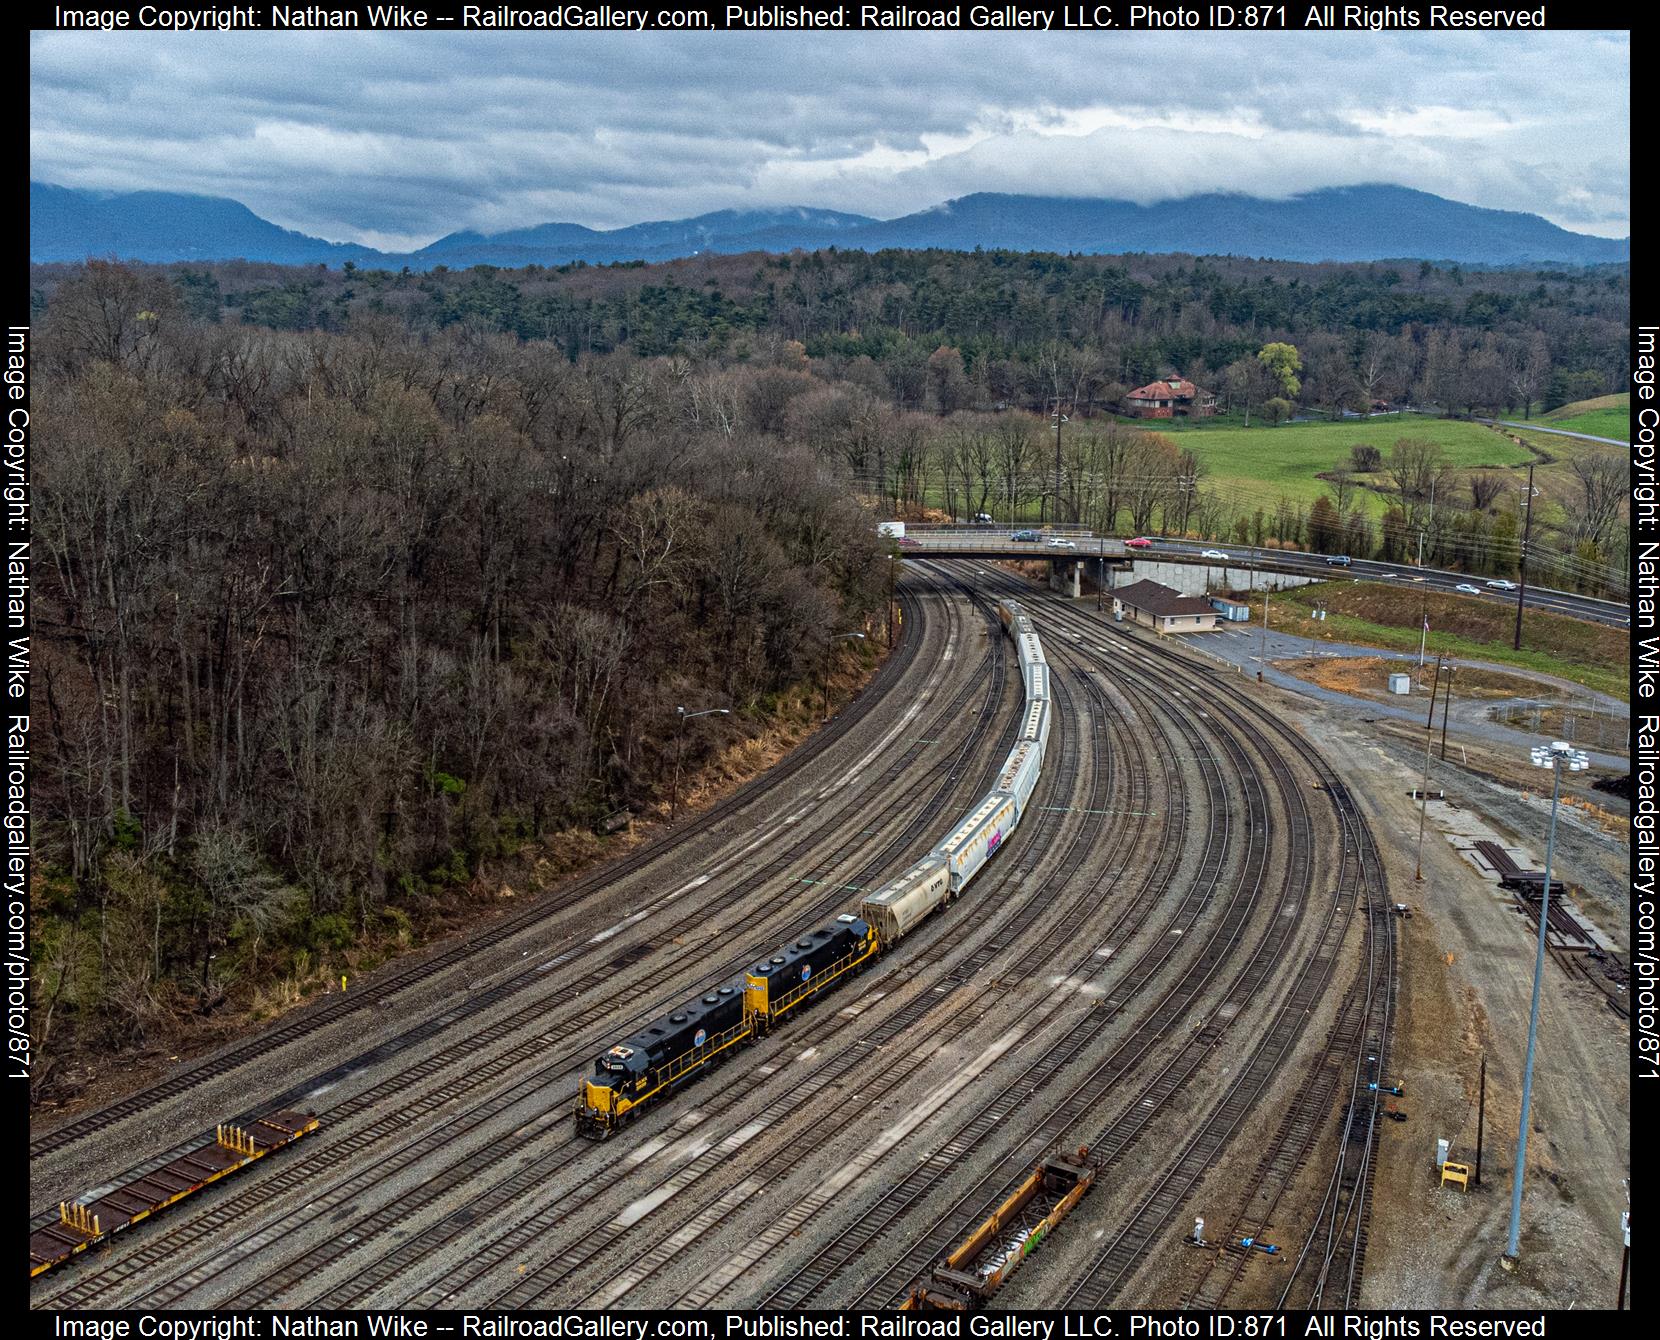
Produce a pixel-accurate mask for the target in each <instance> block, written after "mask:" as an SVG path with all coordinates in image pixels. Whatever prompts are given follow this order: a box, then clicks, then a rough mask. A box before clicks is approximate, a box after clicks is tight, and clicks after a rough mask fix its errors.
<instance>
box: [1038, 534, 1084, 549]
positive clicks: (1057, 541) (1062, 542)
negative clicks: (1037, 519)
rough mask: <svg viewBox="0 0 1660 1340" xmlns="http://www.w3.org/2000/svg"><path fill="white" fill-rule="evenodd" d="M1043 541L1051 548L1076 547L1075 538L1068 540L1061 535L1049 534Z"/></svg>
mask: <svg viewBox="0 0 1660 1340" xmlns="http://www.w3.org/2000/svg"><path fill="white" fill-rule="evenodd" d="M1044 543H1045V544H1046V545H1048V546H1049V547H1050V548H1051V549H1076V548H1077V547H1078V545H1077V542H1076V541H1075V540H1069V539H1067V538H1065V537H1064V536H1061V535H1051V536H1050V537H1049V538H1048V539H1047V540H1045V541H1044Z"/></svg>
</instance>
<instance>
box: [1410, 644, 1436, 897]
mask: <svg viewBox="0 0 1660 1340" xmlns="http://www.w3.org/2000/svg"><path fill="white" fill-rule="evenodd" d="M1441 660H1442V658H1441V657H1439V656H1437V657H1436V658H1435V682H1434V683H1433V684H1431V685H1430V687H1429V720H1428V721H1426V722H1424V784H1423V786H1422V787H1421V788H1420V789H1419V791H1418V869H1417V871H1416V872H1415V873H1414V874H1413V876H1412V878H1413V880H1414V881H1416V882H1417V883H1419V884H1422V883H1423V882H1424V820H1425V819H1426V818H1428V817H1429V753H1430V750H1431V749H1433V748H1434V747H1435V695H1436V693H1437V692H1438V691H1439V690H1440V688H1441Z"/></svg>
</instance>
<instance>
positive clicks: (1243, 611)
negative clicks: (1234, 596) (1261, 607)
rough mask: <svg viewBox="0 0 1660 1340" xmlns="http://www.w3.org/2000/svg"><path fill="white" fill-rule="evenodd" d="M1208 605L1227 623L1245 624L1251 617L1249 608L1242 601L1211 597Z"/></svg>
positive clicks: (1224, 597)
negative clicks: (1213, 607)
mask: <svg viewBox="0 0 1660 1340" xmlns="http://www.w3.org/2000/svg"><path fill="white" fill-rule="evenodd" d="M1210 603H1211V604H1212V605H1213V606H1215V608H1216V612H1217V613H1218V614H1220V615H1221V616H1222V617H1223V619H1225V620H1226V621H1227V622H1228V623H1245V622H1247V621H1248V620H1249V619H1250V617H1251V607H1250V606H1249V605H1247V604H1246V603H1245V602H1244V601H1243V600H1229V599H1228V598H1227V597H1226V596H1212V597H1211V598H1210Z"/></svg>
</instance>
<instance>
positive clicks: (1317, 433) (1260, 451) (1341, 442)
mask: <svg viewBox="0 0 1660 1340" xmlns="http://www.w3.org/2000/svg"><path fill="white" fill-rule="evenodd" d="M1147 426H1148V427H1150V428H1153V429H1155V430H1157V431H1160V432H1163V431H1166V428H1165V426H1164V425H1163V424H1160V423H1152V424H1148V425H1147ZM1173 436H1174V437H1175V438H1176V440H1177V442H1178V443H1179V444H1180V445H1181V446H1182V447H1183V448H1184V449H1186V450H1189V451H1191V452H1193V454H1194V455H1195V456H1197V457H1198V458H1199V459H1200V460H1201V461H1202V462H1203V463H1204V466H1205V478H1206V481H1207V484H1208V485H1210V486H1211V487H1217V488H1220V489H1221V490H1223V491H1224V492H1226V490H1227V488H1228V487H1229V485H1230V484H1232V485H1237V487H1238V488H1239V490H1240V493H1241V494H1242V496H1243V497H1244V498H1245V499H1247V500H1249V501H1251V502H1253V503H1256V504H1262V505H1266V506H1272V504H1273V502H1274V500H1275V499H1277V498H1278V497H1279V496H1280V495H1281V494H1284V495H1285V496H1286V497H1288V498H1291V499H1292V500H1294V501H1296V502H1300V503H1302V504H1304V505H1305V506H1306V505H1308V504H1311V503H1312V502H1313V501H1314V500H1315V499H1316V498H1318V497H1320V496H1321V495H1322V494H1324V493H1325V492H1326V486H1325V484H1324V483H1323V482H1322V481H1321V480H1320V479H1319V477H1318V476H1319V474H1320V472H1321V471H1322V470H1332V469H1336V468H1337V467H1339V466H1346V465H1348V463H1349V448H1350V447H1352V446H1356V445H1360V444H1364V445H1366V446H1373V447H1376V448H1377V449H1378V450H1379V451H1381V452H1382V453H1383V456H1384V460H1385V462H1387V461H1388V459H1389V452H1390V449H1391V448H1392V447H1393V446H1394V445H1395V443H1396V442H1397V441H1398V440H1399V439H1401V438H1403V437H1413V438H1424V439H1427V440H1429V441H1431V442H1436V443H1439V444H1440V445H1441V447H1442V448H1443V449H1444V450H1445V451H1446V453H1447V457H1448V459H1449V460H1450V461H1451V462H1452V464H1453V465H1454V466H1456V467H1457V468H1458V469H1461V470H1469V469H1481V468H1486V467H1491V468H1495V469H1498V468H1504V467H1507V466H1517V465H1526V464H1527V462H1528V461H1530V460H1532V459H1534V458H1533V456H1532V455H1531V454H1530V453H1529V452H1528V450H1527V448H1525V447H1522V446H1519V445H1517V444H1516V443H1515V442H1512V441H1510V440H1509V439H1508V438H1506V437H1503V436H1501V435H1499V434H1498V433H1495V432H1493V431H1492V429H1490V428H1486V427H1483V426H1482V425H1481V424H1477V423H1461V422H1459V421H1457V420H1454V419H1431V418H1421V417H1417V416H1412V417H1399V418H1398V417H1389V418H1376V419H1347V420H1344V421H1343V422H1341V423H1293V424H1284V425H1282V426H1280V427H1278V428H1216V429H1202V430H1194V431H1183V432H1178V433H1175V434H1173ZM1355 479H1356V482H1357V483H1360V484H1368V483H1376V484H1378V485H1387V486H1389V487H1393V486H1392V484H1390V481H1389V478H1388V474H1387V472H1386V471H1380V472H1378V473H1377V474H1372V475H1357V476H1356V477H1355ZM1361 494H1362V496H1363V497H1364V498H1365V502H1366V506H1367V507H1368V509H1369V510H1370V512H1371V514H1372V515H1373V516H1381V515H1382V513H1383V510H1384V508H1385V507H1387V506H1388V503H1387V501H1386V500H1385V499H1384V498H1382V497H1381V496H1379V495H1378V494H1377V493H1374V492H1372V491H1371V490H1370V489H1362V490H1361Z"/></svg>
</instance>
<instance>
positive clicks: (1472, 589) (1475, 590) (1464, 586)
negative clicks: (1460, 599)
mask: <svg viewBox="0 0 1660 1340" xmlns="http://www.w3.org/2000/svg"><path fill="white" fill-rule="evenodd" d="M1453 590H1455V591H1462V592H1464V594H1465V595H1467V596H1479V595H1480V594H1481V588H1480V587H1476V586H1471V585H1470V584H1469V583H1468V582H1460V583H1459V584H1458V585H1457V586H1455V587H1453Z"/></svg>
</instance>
